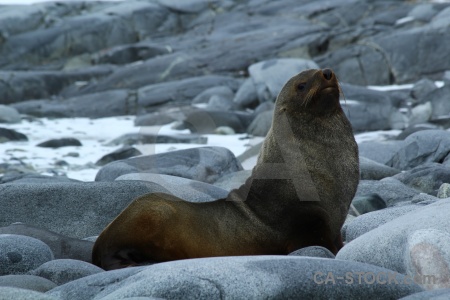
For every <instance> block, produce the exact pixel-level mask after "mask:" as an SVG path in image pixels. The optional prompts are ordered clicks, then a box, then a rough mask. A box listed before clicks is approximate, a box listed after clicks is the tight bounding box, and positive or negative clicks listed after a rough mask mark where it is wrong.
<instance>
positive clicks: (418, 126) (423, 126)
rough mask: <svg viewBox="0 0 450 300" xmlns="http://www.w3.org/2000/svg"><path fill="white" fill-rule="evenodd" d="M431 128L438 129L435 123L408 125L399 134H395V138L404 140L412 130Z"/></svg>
mask: <svg viewBox="0 0 450 300" xmlns="http://www.w3.org/2000/svg"><path fill="white" fill-rule="evenodd" d="M431 129H439V128H438V127H437V126H435V125H431V124H420V125H412V126H409V127H406V128H405V129H404V130H403V131H402V132H401V133H400V134H399V135H397V137H396V139H397V140H401V141H402V140H404V139H406V138H407V137H408V136H410V135H411V134H413V133H414V132H418V131H422V130H431Z"/></svg>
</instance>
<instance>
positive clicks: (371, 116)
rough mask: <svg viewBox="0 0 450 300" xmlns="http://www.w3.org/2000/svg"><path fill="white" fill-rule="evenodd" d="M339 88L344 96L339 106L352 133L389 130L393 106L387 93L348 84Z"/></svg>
mask: <svg viewBox="0 0 450 300" xmlns="http://www.w3.org/2000/svg"><path fill="white" fill-rule="evenodd" d="M341 88H342V91H343V94H344V96H345V98H344V99H341V106H342V109H343V110H344V112H345V114H346V115H347V118H348V119H349V120H350V122H351V124H352V127H353V130H354V131H357V132H358V131H368V130H383V129H389V126H390V125H389V120H390V116H391V113H392V110H393V106H392V100H391V98H390V96H389V95H388V94H387V93H383V92H380V91H375V90H370V89H367V88H364V87H360V86H355V85H350V84H341Z"/></svg>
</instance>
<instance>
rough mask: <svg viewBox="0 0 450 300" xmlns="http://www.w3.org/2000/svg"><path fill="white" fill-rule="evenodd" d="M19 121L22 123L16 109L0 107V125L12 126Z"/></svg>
mask: <svg viewBox="0 0 450 300" xmlns="http://www.w3.org/2000/svg"><path fill="white" fill-rule="evenodd" d="M20 121H22V118H21V117H20V114H19V112H18V111H17V109H15V108H12V107H8V106H5V105H0V123H9V124H13V123H20Z"/></svg>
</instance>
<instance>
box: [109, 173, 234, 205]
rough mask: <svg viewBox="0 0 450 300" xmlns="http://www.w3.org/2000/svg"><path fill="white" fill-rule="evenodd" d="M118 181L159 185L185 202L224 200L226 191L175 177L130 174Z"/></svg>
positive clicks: (119, 178) (118, 178) (120, 177)
mask: <svg viewBox="0 0 450 300" xmlns="http://www.w3.org/2000/svg"><path fill="white" fill-rule="evenodd" d="M118 180H142V181H147V182H153V183H156V184H158V185H161V186H162V187H164V188H165V189H167V190H168V192H169V193H170V194H172V195H175V196H177V197H179V198H181V199H184V200H186V201H193V202H206V201H212V200H217V199H220V198H225V197H226V196H227V195H228V191H227V190H224V189H222V188H219V187H216V186H214V185H211V184H208V183H204V182H200V181H196V180H190V179H186V178H182V177H177V176H170V175H163V174H150V173H131V174H126V175H122V176H119V177H117V178H116V181H118Z"/></svg>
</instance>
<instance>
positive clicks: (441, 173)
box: [393, 163, 450, 196]
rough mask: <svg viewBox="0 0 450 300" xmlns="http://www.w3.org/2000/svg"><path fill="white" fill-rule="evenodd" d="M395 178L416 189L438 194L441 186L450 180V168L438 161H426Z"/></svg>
mask: <svg viewBox="0 0 450 300" xmlns="http://www.w3.org/2000/svg"><path fill="white" fill-rule="evenodd" d="M393 178H395V179H397V180H400V181H401V182H403V183H404V184H406V185H407V186H410V187H412V188H414V189H417V190H420V191H422V192H424V193H427V194H430V195H435V196H436V195H437V192H438V190H439V188H440V186H441V185H442V184H443V183H447V182H450V168H449V167H447V166H444V165H442V164H438V163H425V164H422V165H419V166H417V167H415V168H413V169H411V170H408V171H405V172H402V173H400V174H397V175H395V176H393Z"/></svg>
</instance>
